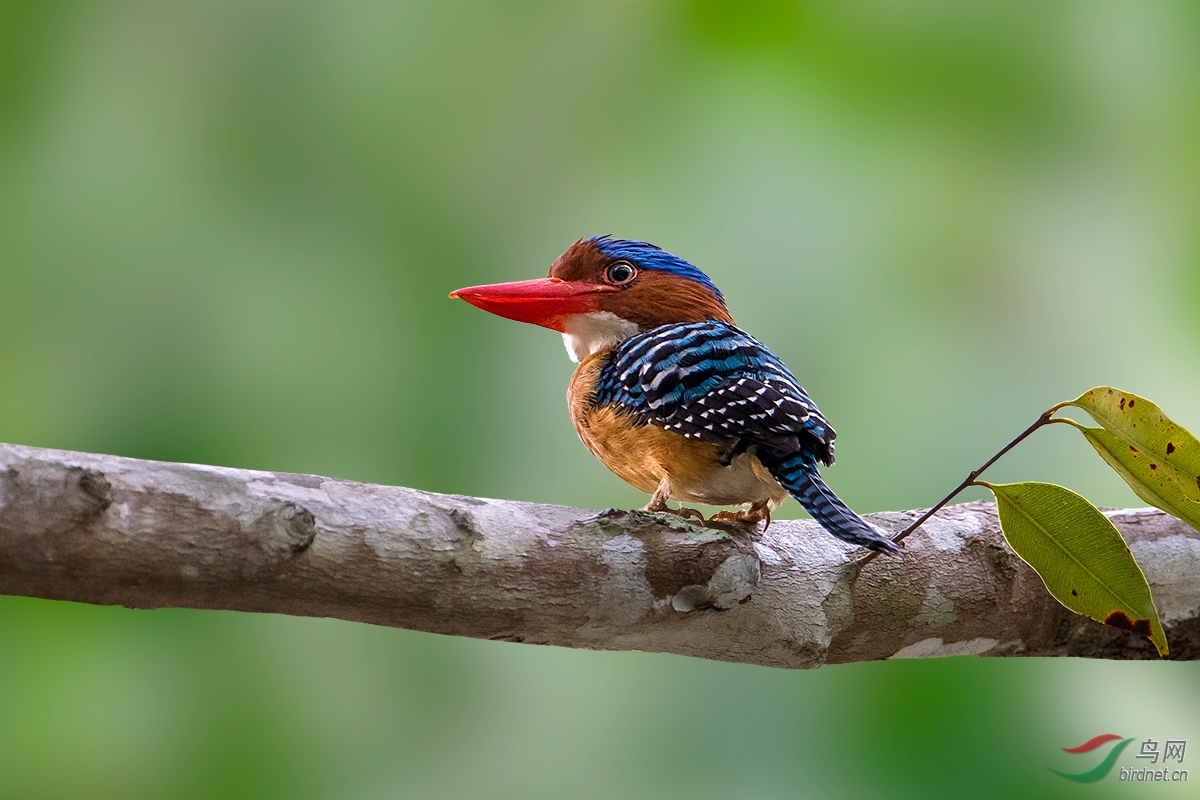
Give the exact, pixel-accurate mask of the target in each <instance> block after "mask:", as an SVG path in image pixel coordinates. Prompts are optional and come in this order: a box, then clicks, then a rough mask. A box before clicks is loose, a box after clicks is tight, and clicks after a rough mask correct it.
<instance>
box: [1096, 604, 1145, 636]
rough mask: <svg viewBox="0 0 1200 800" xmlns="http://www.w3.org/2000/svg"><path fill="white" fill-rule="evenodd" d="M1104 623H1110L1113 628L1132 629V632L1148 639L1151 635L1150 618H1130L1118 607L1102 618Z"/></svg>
mask: <svg viewBox="0 0 1200 800" xmlns="http://www.w3.org/2000/svg"><path fill="white" fill-rule="evenodd" d="M1104 624H1105V625H1111V626H1112V627H1114V628H1120V629H1121V630H1123V631H1133V632H1134V633H1137V634H1141V635H1142V636H1145V637H1146V638H1147V639H1149V638H1150V636H1151V630H1150V620H1148V619H1138V620H1132V619H1130V618H1129V615H1128V614H1126V613H1125V612H1124V611H1121V610H1120V609H1118V610H1116V611H1114V612H1112V613H1111V614H1109V615H1108V616H1107V617H1106V618H1105V619H1104Z"/></svg>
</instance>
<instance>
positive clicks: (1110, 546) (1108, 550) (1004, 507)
mask: <svg viewBox="0 0 1200 800" xmlns="http://www.w3.org/2000/svg"><path fill="white" fill-rule="evenodd" d="M981 483H982V482H981ZM983 485H984V486H987V487H988V488H989V489H991V490H992V493H993V494H995V495H996V507H997V509H998V511H999V513H1000V527H1001V529H1002V530H1003V531H1004V538H1005V539H1007V540H1008V543H1009V545H1010V546H1011V547H1012V549H1013V550H1014V551H1015V552H1016V554H1017V555H1019V556H1020V557H1021V558H1022V559H1024V560H1025V562H1026V563H1027V564H1029V566H1031V567H1033V568H1034V570H1035V571H1036V572H1037V574H1038V575H1040V576H1041V578H1042V582H1043V583H1045V584H1046V588H1047V589H1048V590H1049V591H1050V594H1052V595H1054V597H1055V599H1057V600H1058V601H1059V602H1060V603H1062V604H1063V605H1064V606H1066V607H1067V608H1069V609H1071V610H1072V611H1074V612H1075V613H1077V614H1083V615H1085V616H1088V617H1091V618H1092V619H1094V620H1097V621H1099V622H1103V623H1104V624H1106V625H1112V626H1114V627H1117V628H1124V629H1126V630H1131V631H1134V632H1136V633H1140V634H1142V635H1143V636H1145V637H1146V638H1148V639H1150V641H1152V642H1153V643H1154V646H1155V647H1156V648H1157V649H1158V654H1159V655H1160V656H1165V655H1166V654H1167V637H1166V634H1165V633H1164V632H1163V628H1162V623H1161V622H1159V619H1158V612H1157V611H1156V610H1155V608H1154V600H1153V598H1152V597H1151V596H1150V585H1149V584H1148V583H1146V576H1145V575H1143V574H1142V570H1141V568H1139V567H1138V565H1137V562H1136V561H1134V559H1133V555H1132V554H1131V553H1130V552H1129V548H1128V547H1127V546H1126V545H1125V540H1124V539H1123V538H1122V537H1121V532H1120V531H1118V530H1117V529H1116V528H1115V527H1113V524H1112V523H1111V522H1109V520H1108V517H1106V516H1104V515H1103V514H1101V513H1100V512H1099V511H1098V510H1097V509H1096V507H1095V506H1093V505H1092V504H1091V503H1089V502H1088V501H1087V500H1085V499H1083V498H1082V497H1080V496H1079V495H1077V494H1075V493H1074V492H1072V491H1071V490H1069V489H1064V488H1063V487H1061V486H1055V485H1054V484H1050V483H1010V484H1001V485H992V484H990V483H983Z"/></svg>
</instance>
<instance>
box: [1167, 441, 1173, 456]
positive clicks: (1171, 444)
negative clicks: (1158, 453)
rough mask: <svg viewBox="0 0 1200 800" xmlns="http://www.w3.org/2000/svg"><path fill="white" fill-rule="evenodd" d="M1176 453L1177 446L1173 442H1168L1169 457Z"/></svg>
mask: <svg viewBox="0 0 1200 800" xmlns="http://www.w3.org/2000/svg"><path fill="white" fill-rule="evenodd" d="M1174 452H1175V444H1174V443H1173V442H1167V455H1171V453H1174Z"/></svg>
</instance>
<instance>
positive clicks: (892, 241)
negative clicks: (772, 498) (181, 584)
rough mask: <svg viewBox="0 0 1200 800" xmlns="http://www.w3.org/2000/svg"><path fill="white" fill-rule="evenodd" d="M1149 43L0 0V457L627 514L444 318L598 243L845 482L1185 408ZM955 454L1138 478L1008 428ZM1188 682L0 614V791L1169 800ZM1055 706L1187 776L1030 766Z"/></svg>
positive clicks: (1166, 89)
mask: <svg viewBox="0 0 1200 800" xmlns="http://www.w3.org/2000/svg"><path fill="white" fill-rule="evenodd" d="M1198 43H1200V9H1198V7H1197V6H1196V5H1195V4H1193V3H1187V2H1179V3H1121V2H1073V3H1072V2H1063V3H1042V2H973V3H960V2H952V1H950V0H922V1H921V2H913V3H905V4H901V3H889V2H878V1H877V0H831V1H830V2H809V3H795V4H793V3H783V2H763V3H746V2H743V3H736V4H735V3H712V4H697V5H692V4H684V3H654V4H651V3H644V4H638V3H573V4H566V3H553V4H536V3H525V2H521V3H496V4H486V5H485V4H458V3H448V2H443V3H434V2H428V3H418V4H409V3H385V2H366V1H365V0H364V1H363V2H342V1H339V0H329V1H328V2H318V0H304V1H303V2H297V3H282V2H269V1H268V0H241V1H240V2H205V1H201V0H197V1H196V2H110V3H72V2H48V1H47V2H38V3H30V2H22V1H21V0H13V1H11V2H10V1H9V0H0V441H6V442H14V443H21V444H28V445H38V446H43V447H57V448H66V449H73V450H88V451H97V452H105V453H116V454H121V455H127V456H137V457H143V458H155V459H168V460H178V461H191V462H202V463H213V464H221V465H229V466H238V467H248V468H257V469H267V470H286V471H293V472H314V473H321V474H326V475H334V476H338V477H342V478H351V479H357V480H363V481H371V482H377V483H391V484H402V485H406V486H413V487H418V488H421V489H428V490H434V491H442V492H458V493H465V494H476V495H484V496H492V497H505V498H513V499H521V500H531V501H539V502H547V503H562V504H570V505H577V506H584V507H591V508H603V507H605V506H609V505H620V506H626V507H629V506H634V505H640V504H642V503H644V502H645V498H644V497H643V496H642V495H640V494H639V493H638V492H636V491H635V490H633V489H631V488H629V487H627V486H625V485H624V484H622V483H621V482H620V481H619V480H618V479H617V478H615V477H613V476H612V475H610V474H609V473H608V472H607V471H606V470H605V469H604V468H603V466H601V465H600V464H599V463H598V462H597V461H595V460H594V459H593V458H592V457H591V456H590V455H589V454H588V453H587V452H586V451H585V450H584V448H583V447H582V445H580V444H579V442H578V441H577V440H576V437H575V434H574V432H573V431H572V429H571V425H570V422H569V420H568V418H567V413H566V408H565V403H564V398H563V395H564V392H565V388H566V383H567V380H568V378H569V376H570V373H571V366H572V365H571V364H570V363H569V362H568V360H567V358H566V355H565V353H564V352H563V348H562V344H561V341H560V340H559V338H558V337H557V336H555V335H553V334H551V333H549V332H547V331H544V330H541V329H537V328H534V327H532V326H522V325H518V324H516V323H511V322H508V321H505V320H501V319H498V318H496V317H492V316H489V315H487V314H484V313H482V312H479V311H477V310H475V309H472V308H470V307H469V306H467V305H466V304H464V303H458V302H453V301H450V300H448V299H447V297H446V294H447V292H448V291H450V290H452V289H454V288H457V287H459V286H464V285H469V284H476V283H487V282H495V281H501V280H515V279H520V278H526V277H538V276H540V275H543V274H545V271H546V269H547V267H548V266H549V264H550V262H551V261H552V260H553V259H554V258H555V257H556V256H557V255H558V254H559V253H560V252H561V251H562V250H563V249H565V248H566V247H567V246H568V245H569V244H570V243H571V242H572V241H574V240H575V239H576V238H578V237H580V236H586V235H591V234H597V233H610V232H611V233H614V234H616V235H619V236H623V237H631V238H644V239H647V240H650V241H653V242H655V243H658V244H661V245H662V246H664V247H666V248H668V249H670V250H672V251H674V252H676V253H678V254H680V255H682V256H684V257H686V258H689V259H690V260H692V261H694V262H695V263H696V264H698V265H699V266H700V267H701V268H703V269H705V270H706V271H707V272H708V273H709V274H710V275H711V276H712V277H713V278H714V280H715V281H716V282H717V284H718V285H720V286H721V287H722V288H723V289H724V291H725V293H726V295H727V296H728V298H729V301H730V306H731V309H732V311H733V314H734V315H735V317H736V318H737V319H738V321H739V323H740V324H741V325H742V326H743V327H745V328H747V329H748V330H750V331H751V332H753V333H754V334H755V335H756V336H757V337H758V338H760V339H762V340H763V341H765V342H766V343H768V344H769V345H770V346H771V347H772V348H773V349H774V350H776V351H777V352H778V353H779V354H780V355H781V356H782V357H783V358H784V359H785V360H786V361H787V362H788V363H789V364H790V365H791V366H792V368H793V370H794V371H795V372H796V373H797V374H798V375H799V377H800V378H801V380H802V382H803V383H804V384H805V386H806V387H807V388H808V389H809V390H810V392H811V393H812V394H813V396H814V397H815V398H816V399H817V400H818V402H819V403H820V404H821V407H822V409H823V410H824V411H825V412H826V414H827V416H829V418H830V419H831V420H832V421H833V423H834V425H835V426H836V427H837V429H838V431H839V433H840V434H841V435H840V437H839V439H838V456H839V462H838V465H837V466H836V467H835V468H834V469H832V470H830V471H829V472H828V473H827V478H828V480H829V481H830V483H831V484H832V485H833V486H834V487H835V488H836V489H837V490H838V491H839V492H840V493H841V494H842V495H843V496H844V497H845V498H846V499H847V500H848V501H849V502H850V503H851V504H852V505H853V506H855V507H856V508H857V509H858V510H860V511H863V512H866V511H877V510H884V509H896V508H911V507H917V506H922V505H928V504H931V503H932V502H934V501H935V500H937V499H938V498H940V497H941V495H942V494H944V493H945V491H947V490H948V489H949V488H950V487H951V486H953V485H954V484H956V483H957V482H958V480H960V479H961V477H962V476H963V475H964V474H965V473H966V472H967V471H968V470H969V469H970V468H971V467H973V466H975V465H977V464H978V463H980V462H981V461H982V460H983V458H985V457H986V456H987V455H990V454H991V453H992V452H994V451H995V450H996V449H997V448H998V447H999V446H1000V445H1001V444H1003V443H1004V442H1006V441H1007V440H1008V439H1009V438H1011V436H1012V435H1014V434H1015V433H1016V432H1018V431H1020V430H1021V429H1023V428H1024V427H1025V426H1026V425H1027V424H1028V423H1029V422H1031V421H1032V420H1033V419H1034V418H1035V417H1036V416H1037V415H1038V414H1039V413H1040V412H1041V411H1042V410H1043V409H1045V408H1047V407H1048V406H1050V405H1051V404H1053V403H1055V402H1057V401H1058V400H1062V399H1066V398H1068V397H1074V396H1075V395H1077V394H1078V393H1079V392H1080V391H1082V390H1084V389H1086V388H1088V387H1090V386H1093V385H1096V384H1105V383H1108V384H1114V385H1117V386H1121V387H1123V388H1126V389H1128V390H1131V391H1135V392H1138V393H1140V394H1144V395H1146V396H1148V397H1150V398H1152V399H1154V400H1155V401H1157V402H1158V403H1159V404H1160V405H1162V406H1163V408H1164V409H1166V410H1167V412H1168V413H1170V414H1171V415H1172V416H1173V417H1174V418H1175V419H1176V420H1178V421H1179V422H1181V423H1183V424H1184V425H1188V426H1189V427H1191V429H1192V430H1194V431H1195V430H1198V429H1200V408H1198V407H1197V404H1196V402H1195V398H1196V397H1197V396H1198V392H1200V314H1197V313H1196V309H1197V308H1198V307H1200V226H1197V224H1196V220H1197V219H1200V47H1198V46H1197V45H1198ZM994 477H995V479H997V480H1018V479H1041V480H1051V481H1055V482H1061V483H1065V484H1067V485H1069V486H1071V487H1072V488H1074V489H1075V490H1077V491H1080V492H1081V493H1083V494H1085V495H1086V496H1087V497H1089V498H1090V499H1091V500H1092V501H1093V502H1096V503H1099V504H1103V505H1112V506H1130V505H1142V504H1141V503H1140V502H1139V501H1138V500H1137V499H1136V498H1135V497H1134V496H1133V494H1132V493H1131V492H1129V490H1128V489H1127V488H1126V487H1125V485H1124V484H1123V483H1121V481H1120V480H1119V479H1118V478H1117V477H1116V476H1115V475H1113V474H1111V473H1110V472H1108V471H1107V468H1106V467H1104V465H1103V464H1102V463H1101V462H1100V461H1099V459H1097V458H1095V456H1094V454H1092V453H1091V452H1090V449H1089V448H1088V447H1087V445H1086V444H1085V443H1084V442H1083V441H1082V439H1080V437H1078V436H1077V435H1076V434H1074V433H1073V432H1071V431H1068V430H1065V429H1060V428H1059V427H1058V426H1056V427H1055V428H1052V429H1049V430H1046V431H1043V432H1041V433H1039V434H1038V435H1037V436H1036V437H1035V438H1034V439H1032V440H1031V441H1030V442H1028V443H1027V444H1026V445H1024V446H1022V447H1021V448H1020V449H1018V450H1017V451H1014V453H1013V454H1012V455H1011V456H1009V457H1007V458H1006V459H1005V460H1004V461H1003V462H1001V464H1000V465H998V467H997V468H996V470H995V473H994ZM976 496H978V495H976ZM785 510H786V511H787V512H789V515H791V516H795V515H797V514H798V513H799V511H798V508H797V506H796V505H795V504H789V505H788V506H786V507H785ZM1198 686H1200V665H1197V664H1175V663H1154V664H1150V663H1129V664H1120V663H1090V662H1084V661H1078V660H1068V659H1062V660H1028V661H1023V660H1020V659H1012V660H987V659H951V660H941V661H929V662H896V663H888V664H882V663H879V664H862V665H850V666H838V667H830V668H824V669H820V670H817V671H812V672H785V671H780V670H770V669H764V668H759V667H751V666H741V665H729V664H718V663H709V662H704V661H699V660H692V659H685V658H680V657H673V656H661V655H650V654H641V653H590V652H575V651H567V650H560V649H555V648H545V647H530V646H524V645H513V644H503V643H491V642H477V641H470V640H460V639H451V638H445V637H438V636H433V635H427V634H420V633H412V632H407V631H399V630H390V629H382V628H372V627H368V626H364V625H357V624H351V623H346V622H339V621H332V620H312V619H295V618H287V617H272V616H266V615H257V616H256V615H247V614H235V613H216V612H185V611H157V612H147V611H128V610H124V609H115V608H97V607H88V606H74V605H69V604H63V603H52V602H44V601H36V600H29V599H23V598H0V796H3V797H6V798H7V797H14V798H16V797H29V798H35V797H94V798H107V797H112V798H166V797H180V798H192V797H194V798H202V797H219V796H243V797H263V798H266V797H280V798H410V797H411V798H464V797H481V798H509V797H511V798H561V797H573V798H615V797H620V798H638V797H646V798H683V797H687V798H710V797H711V798H717V797H722V798H728V797H735V798H793V797H832V798H841V797H845V798H855V797H879V798H891V797H913V798H924V797H936V796H946V797H960V796H968V795H969V796H975V797H1005V798H1006V797H1017V796H1022V797H1057V796H1074V795H1078V796H1080V797H1083V796H1087V797H1129V796H1146V797H1149V796H1154V797H1160V796H1161V797H1185V796H1194V793H1195V791H1196V790H1197V788H1198V787H1197V784H1196V781H1200V688H1197V687H1198ZM1102 732H1114V733H1117V734H1120V735H1123V736H1134V737H1139V738H1157V739H1160V740H1163V739H1167V738H1176V739H1179V738H1182V739H1189V738H1190V740H1191V747H1192V748H1193V749H1192V752H1191V754H1190V755H1189V757H1188V758H1187V762H1186V763H1185V766H1191V767H1192V773H1193V781H1192V783H1191V792H1190V793H1189V792H1188V791H1187V787H1188V785H1187V784H1184V785H1176V786H1145V785H1143V786H1137V787H1133V786H1128V785H1125V784H1120V783H1118V782H1117V780H1116V776H1115V774H1114V775H1113V776H1110V778H1108V779H1106V780H1105V781H1104V782H1102V783H1100V784H1096V785H1093V786H1087V787H1080V786H1076V785H1075V784H1068V783H1067V782H1066V781H1063V780H1061V779H1059V778H1057V777H1056V776H1054V775H1052V774H1050V773H1049V772H1048V771H1047V770H1046V768H1045V767H1046V766H1047V765H1050V766H1056V767H1058V768H1061V769H1081V768H1084V767H1086V766H1091V762H1089V763H1088V764H1087V765H1082V764H1081V763H1076V762H1074V761H1071V760H1070V759H1071V758H1079V759H1080V760H1082V757H1071V756H1066V755H1065V754H1063V753H1062V752H1061V751H1059V750H1058V748H1061V747H1065V746H1073V745H1076V744H1079V743H1081V742H1082V741H1084V740H1085V739H1088V738H1090V737H1092V736H1094V735H1096V734H1098V733H1102ZM1136 746H1137V745H1135V746H1134V747H1130V748H1129V749H1128V751H1127V752H1126V755H1125V756H1123V758H1122V760H1121V761H1120V762H1118V763H1119V764H1124V765H1126V766H1133V765H1135V764H1137V765H1139V766H1140V765H1141V763H1138V762H1136V760H1135V759H1134V758H1133V753H1134V752H1135V748H1136Z"/></svg>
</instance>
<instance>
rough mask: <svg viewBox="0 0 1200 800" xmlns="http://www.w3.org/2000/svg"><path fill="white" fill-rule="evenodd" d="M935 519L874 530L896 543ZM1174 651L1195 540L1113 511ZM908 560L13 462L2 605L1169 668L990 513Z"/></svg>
mask: <svg viewBox="0 0 1200 800" xmlns="http://www.w3.org/2000/svg"><path fill="white" fill-rule="evenodd" d="M918 513H919V511H902V512H892V513H884V514H876V515H873V516H872V517H871V520H872V521H873V522H875V523H876V524H878V525H880V526H881V527H883V528H885V529H890V530H893V531H897V530H900V529H901V528H903V527H904V526H905V525H907V523H908V522H909V521H911V520H912V519H914V518H915V516H916V515H917V514H918ZM1110 516H1111V518H1112V520H1113V522H1114V523H1116V525H1117V527H1118V528H1119V529H1120V530H1121V532H1122V533H1123V534H1124V535H1125V537H1126V540H1127V541H1128V542H1129V546H1130V548H1131V549H1132V550H1133V552H1134V554H1135V555H1136V556H1137V559H1138V561H1139V562H1140V563H1141V565H1142V567H1143V569H1144V571H1145V573H1146V577H1147V578H1148V579H1149V581H1150V585H1151V588H1152V589H1153V591H1154V596H1155V600H1156V603H1157V606H1158V610H1159V614H1160V617H1161V618H1162V621H1163V623H1164V626H1165V628H1166V631H1167V636H1168V639H1169V640H1170V643H1171V657H1172V658H1176V659H1196V658H1200V532H1197V531H1196V530H1194V529H1193V528H1191V527H1189V526H1188V525H1186V524H1184V523H1183V522H1180V521H1178V520H1176V519H1174V518H1173V517H1170V516H1168V515H1165V514H1163V513H1161V512H1159V511H1155V510H1150V509H1142V510H1127V511H1114V512H1111V514H1110ZM905 544H906V546H907V548H908V551H907V552H906V553H905V554H904V555H902V556H899V557H881V558H878V559H875V560H874V561H872V562H871V563H870V564H868V565H867V566H866V567H864V568H863V569H862V570H859V569H858V568H857V567H855V565H854V564H853V563H852V562H851V558H853V557H855V556H857V555H860V554H859V553H855V552H853V551H852V550H851V549H850V548H848V547H847V546H846V545H844V544H842V543H841V542H839V541H837V540H836V539H834V538H833V537H831V536H829V535H828V534H826V533H824V532H823V531H821V530H820V529H819V528H818V527H817V526H816V524H815V523H812V522H807V521H798V522H776V523H774V524H773V525H772V526H771V527H770V529H769V530H768V531H766V532H763V533H760V532H758V531H757V530H756V529H752V528H750V527H747V526H740V525H723V526H713V527H708V528H704V527H699V526H697V525H695V524H693V523H689V522H685V521H684V520H682V519H680V518H678V517H675V516H673V515H668V514H658V515H654V514H647V513H644V512H623V511H622V512H608V513H604V514H600V515H597V514H595V513H594V512H591V511H583V510H579V509H573V508H564V507H560V506H546V505H535V504H531V503H518V502H511V501H505V500H485V499H480V498H474V497H460V496H455V495H441V494H432V493H429V492H420V491H416V490H413V489H404V488H398V487H390V486H372V485H367V484H361V483H353V482H350V481H343V480H337V479H333V478H322V477H317V476H312V475H292V474H286V473H271V472H251V471H247V470H238V469H225V468H220V467H207V466H196V465H189V464H169V463H159V462H152V461H139V460H134V459H129V458H119V457H116V456H104V455H89V454H84V453H70V452H62V451H56V450H42V449H37V448H30V447H19V446H14V445H0V593H3V594H11V595H24V596H29V597H43V598H51V599H56V600H72V601H77V602H84V603H96V604H105V605H122V606H127V607H130V608H166V607H171V608H206V609H231V610H236V611H258V612H271V613H279V614H293V615H299V616H313V617H336V618H338V619H345V620H354V621H359V622H369V623H373V624H377V625H390V626H395V627H400V628H411V629H415V630H422V631H432V632H435V633H444V634H450V635H455V636H473V637H478V638H486V639H503V640H507V641H514V642H527V643H536V644H554V645H560V646H564V647H582V648H592V649H610V650H648V651H658V652H667V653H679V654H683V655H689V656H697V657H701V658H712V659H721V660H725V661H738V662H745V663H753V664H766V665H770V666H776V667H816V666H820V665H822V664H827V663H843V662H850V661H866V660H873V659H883V658H904V657H933V656H947V655H962V654H970V655H989V656H1067V655H1071V656H1086V657H1097V658H1122V659H1130V658H1132V659H1139V658H1154V657H1156V656H1155V652H1154V648H1153V647H1152V646H1151V645H1150V643H1149V642H1148V641H1146V640H1145V639H1143V638H1140V637H1138V636H1136V635H1135V634H1133V633H1130V632H1127V631H1123V630H1117V629H1113V628H1108V627H1105V626H1103V625H1101V624H1099V623H1096V622H1093V621H1091V620H1088V619H1085V618H1083V617H1079V616H1077V615H1075V614H1072V613H1071V612H1069V611H1067V610H1066V609H1064V608H1063V607H1062V606H1061V605H1059V604H1058V602H1057V601H1055V600H1054V599H1053V598H1052V597H1051V596H1050V594H1049V593H1048V592H1047V591H1046V589H1045V587H1044V586H1043V585H1042V582H1041V579H1040V578H1039V577H1038V576H1037V574H1036V573H1035V572H1033V570H1032V569H1030V568H1029V567H1028V566H1027V565H1026V564H1025V563H1024V562H1022V561H1021V560H1020V559H1019V558H1018V557H1017V556H1016V555H1014V554H1013V552H1012V551H1011V550H1010V549H1009V548H1008V546H1007V545H1006V544H1005V542H1004V539H1003V537H1002V536H1001V534H1000V530H999V525H998V522H997V519H996V511H995V507H994V506H993V505H992V504H991V503H982V502H978V503H968V504H965V505H958V506H952V507H948V508H946V509H944V510H943V511H941V512H940V513H939V514H938V515H937V516H935V517H934V518H933V519H931V520H930V521H929V522H928V523H926V525H925V526H924V528H922V529H921V530H920V531H919V532H917V533H916V534H914V535H913V536H911V537H909V539H908V540H907V541H906V542H905Z"/></svg>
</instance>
